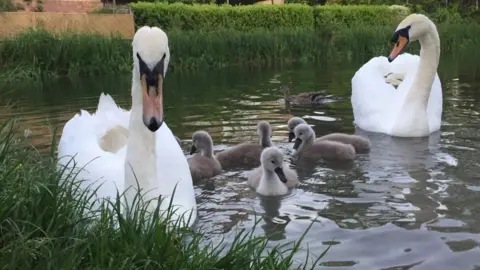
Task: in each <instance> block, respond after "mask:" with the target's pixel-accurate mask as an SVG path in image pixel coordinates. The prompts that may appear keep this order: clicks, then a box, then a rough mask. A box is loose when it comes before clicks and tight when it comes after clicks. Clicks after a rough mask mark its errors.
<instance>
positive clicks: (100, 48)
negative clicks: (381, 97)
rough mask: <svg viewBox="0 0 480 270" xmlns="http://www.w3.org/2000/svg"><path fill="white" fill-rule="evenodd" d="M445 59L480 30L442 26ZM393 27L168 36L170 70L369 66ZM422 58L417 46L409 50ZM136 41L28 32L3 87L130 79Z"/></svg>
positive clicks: (0, 70) (4, 70)
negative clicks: (49, 80) (45, 80)
mask: <svg viewBox="0 0 480 270" xmlns="http://www.w3.org/2000/svg"><path fill="white" fill-rule="evenodd" d="M438 29H439V32H440V37H441V48H442V53H443V54H446V53H449V54H450V53H454V54H462V53H466V52H467V51H476V50H475V48H476V47H478V46H479V45H480V27H479V26H478V25H476V24H470V25H463V24H440V25H438ZM393 30H394V28H392V27H387V26H376V27H374V26H357V27H351V28H340V29H330V28H325V29H321V30H319V29H283V30H272V31H268V30H261V29H258V30H254V31H253V30H252V31H248V32H243V31H232V30H219V31H215V32H201V31H200V32H192V31H170V32H168V35H169V41H170V50H171V54H172V58H171V61H170V71H173V72H177V71H182V70H192V69H196V68H221V67H225V66H227V65H245V66H249V65H251V66H259V65H276V64H279V63H287V62H307V61H336V62H344V61H351V60H355V61H367V60H368V59H369V58H370V57H372V56H376V55H386V54H388V52H389V50H390V49H391V46H392V45H391V44H390V42H389V40H390V38H391V35H392V32H393ZM409 50H410V51H413V52H415V53H418V44H414V45H413V46H411V47H410V48H409ZM131 66H132V63H131V41H128V40H122V39H120V38H105V37H100V36H87V35H75V34H72V35H66V36H63V37H62V38H61V39H60V38H56V37H54V36H52V35H51V34H48V33H46V32H42V31H37V32H26V33H24V34H22V35H19V36H17V37H14V38H11V39H7V40H2V41H1V43H0V81H4V82H5V81H17V80H23V79H25V78H30V79H36V78H39V77H42V76H49V77H50V76H64V75H72V76H77V75H80V76H84V75H100V74H121V73H124V74H127V73H128V72H130V71H131Z"/></svg>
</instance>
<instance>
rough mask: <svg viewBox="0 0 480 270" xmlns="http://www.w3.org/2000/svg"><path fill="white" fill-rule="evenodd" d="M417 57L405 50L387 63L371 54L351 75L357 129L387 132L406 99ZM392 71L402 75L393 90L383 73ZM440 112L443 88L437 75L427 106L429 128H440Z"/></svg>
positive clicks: (398, 75) (417, 63)
mask: <svg viewBox="0 0 480 270" xmlns="http://www.w3.org/2000/svg"><path fill="white" fill-rule="evenodd" d="M419 63H420V57H419V56H418V55H412V54H409V53H404V54H402V55H399V56H398V57H397V58H396V59H395V61H393V62H391V63H389V62H388V59H387V57H384V56H378V57H373V58H372V59H370V61H368V62H367V63H365V64H364V65H363V66H362V67H361V68H360V69H358V71H357V72H356V73H355V75H354V76H353V78H352V96H351V103H352V109H353V115H354V122H355V124H356V125H357V126H359V127H360V128H362V129H364V130H367V131H372V132H382V133H386V134H389V133H390V131H391V129H392V127H393V125H394V124H395V121H396V119H397V117H398V116H399V115H400V114H401V109H402V106H403V103H404V102H405V98H406V96H407V94H408V91H409V90H410V87H411V86H412V84H413V80H414V77H415V75H416V72H417V69H418V65H419ZM389 73H394V74H395V77H398V78H403V81H402V83H400V85H399V86H398V87H397V88H396V89H395V87H393V86H392V85H391V84H388V83H386V82H385V76H387V75H388V74H389ZM441 114H442V88H441V84H440V79H439V77H438V74H436V75H435V80H434V82H433V85H432V90H431V92H430V97H429V101H428V106H427V115H428V123H429V128H430V130H437V129H439V128H440V124H441Z"/></svg>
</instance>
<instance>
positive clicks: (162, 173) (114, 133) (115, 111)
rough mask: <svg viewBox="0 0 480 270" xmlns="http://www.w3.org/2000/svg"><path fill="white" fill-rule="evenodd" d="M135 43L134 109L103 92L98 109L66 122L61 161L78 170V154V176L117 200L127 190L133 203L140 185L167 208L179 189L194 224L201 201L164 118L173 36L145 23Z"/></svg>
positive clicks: (178, 201)
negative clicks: (119, 104)
mask: <svg viewBox="0 0 480 270" xmlns="http://www.w3.org/2000/svg"><path fill="white" fill-rule="evenodd" d="M132 47H133V63H134V65H133V66H134V67H133V71H132V90H131V94H132V108H131V111H125V110H123V109H121V108H119V107H118V106H117V105H116V104H115V102H114V101H113V99H112V98H111V97H110V96H109V95H103V94H102V95H101V96H100V100H99V104H98V108H97V111H96V112H95V113H94V114H89V113H88V112H86V111H83V110H82V111H81V115H78V114H77V115H75V116H74V117H73V118H72V119H70V120H69V121H68V122H67V123H66V124H65V127H64V129H63V134H62V137H61V139H60V142H59V146H58V156H59V165H67V167H68V168H67V169H72V166H73V163H72V162H70V163H68V164H67V162H68V161H70V158H71V157H74V161H75V162H76V167H80V168H83V169H82V170H81V172H80V173H79V175H78V176H77V179H78V180H86V181H84V182H82V183H81V187H83V188H88V186H89V185H92V186H91V187H90V189H92V188H93V189H96V188H98V190H97V192H96V198H97V199H103V198H110V199H115V198H116V194H117V191H118V193H119V194H122V193H124V192H125V193H124V195H125V200H126V202H127V203H128V205H129V206H131V204H132V202H133V200H134V198H135V196H137V194H138V193H137V190H138V189H137V188H140V189H141V191H142V194H141V195H142V198H143V200H144V201H150V203H149V205H148V208H147V209H148V210H150V211H151V210H154V209H155V208H156V207H157V205H158V200H156V199H157V198H159V196H162V198H165V199H164V200H163V201H162V203H161V205H160V207H159V208H160V209H161V210H166V209H167V207H168V205H169V203H170V200H171V196H172V193H173V192H174V191H175V194H174V197H173V201H172V204H173V206H174V208H176V209H173V210H174V211H176V212H175V214H174V219H177V218H178V217H179V216H183V221H186V220H187V219H189V218H190V222H189V224H188V225H192V224H193V222H194V221H195V219H196V207H197V206H196V201H195V194H194V190H193V183H192V177H191V174H190V170H189V166H188V163H187V160H186V158H185V156H184V154H183V151H182V150H181V148H180V146H179V144H178V142H177V140H176V139H175V137H174V135H173V134H172V132H171V131H170V129H169V128H168V126H167V124H166V123H165V122H164V121H163V79H164V78H165V76H166V72H167V67H168V63H169V60H170V51H169V47H168V38H167V35H166V34H165V33H164V32H163V31H162V30H161V29H159V28H157V27H147V26H144V27H141V28H140V29H138V30H137V32H136V33H135V36H134V38H133V42H132ZM84 166H85V167H84ZM137 181H138V182H137ZM100 185H101V186H100ZM122 203H123V202H122ZM97 205H98V204H97ZM190 214H191V217H190Z"/></svg>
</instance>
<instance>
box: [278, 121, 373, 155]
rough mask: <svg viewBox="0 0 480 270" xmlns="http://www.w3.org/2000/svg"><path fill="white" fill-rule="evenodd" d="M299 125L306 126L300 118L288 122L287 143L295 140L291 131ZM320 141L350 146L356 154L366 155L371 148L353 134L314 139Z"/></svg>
mask: <svg viewBox="0 0 480 270" xmlns="http://www.w3.org/2000/svg"><path fill="white" fill-rule="evenodd" d="M299 124H307V122H306V121H305V120H303V118H300V117H292V118H290V119H289V120H288V122H287V127H288V142H291V141H292V140H293V139H294V138H295V134H294V132H293V131H294V129H295V127H297V126H298V125H299ZM322 140H329V141H336V142H341V143H345V144H351V145H352V146H353V148H355V152H356V153H358V154H365V153H368V152H370V148H371V143H370V140H369V139H367V138H364V137H362V136H358V135H353V134H345V133H331V134H327V135H325V136H322V137H320V138H317V139H316V141H317V142H319V141H322Z"/></svg>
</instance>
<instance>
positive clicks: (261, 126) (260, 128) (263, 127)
mask: <svg viewBox="0 0 480 270" xmlns="http://www.w3.org/2000/svg"><path fill="white" fill-rule="evenodd" d="M257 135H260V136H261V137H271V136H272V128H271V127H270V123H268V122H267V121H264V120H262V121H259V122H258V124H257Z"/></svg>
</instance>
